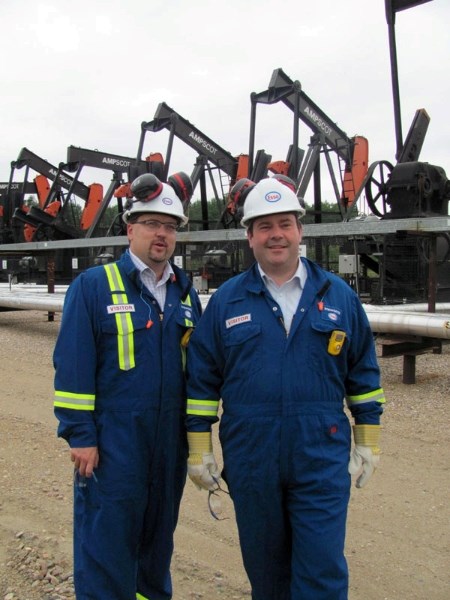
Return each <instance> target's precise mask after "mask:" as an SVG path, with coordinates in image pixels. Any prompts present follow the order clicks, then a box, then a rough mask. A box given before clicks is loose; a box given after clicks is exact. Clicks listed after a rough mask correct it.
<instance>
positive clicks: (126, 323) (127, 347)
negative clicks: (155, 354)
mask: <svg viewBox="0 0 450 600" xmlns="http://www.w3.org/2000/svg"><path fill="white" fill-rule="evenodd" d="M104 268H105V271H106V276H107V278H108V284H109V289H110V291H111V295H112V301H113V303H114V304H128V297H127V295H126V293H125V286H124V284H123V281H122V277H121V275H120V272H119V268H118V267H117V264H116V263H112V264H108V265H104ZM115 318H116V325H117V354H118V360H119V368H120V369H121V370H122V371H129V370H130V369H133V368H134V367H135V360H134V335H133V332H134V328H133V321H132V319H131V315H130V313H129V312H126V313H122V312H117V313H116V314H115Z"/></svg>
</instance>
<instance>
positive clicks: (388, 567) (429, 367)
mask: <svg viewBox="0 0 450 600" xmlns="http://www.w3.org/2000/svg"><path fill="white" fill-rule="evenodd" d="M58 327H59V316H58V315H57V316H56V320H55V322H53V323H50V322H48V321H47V318H46V313H44V312H37V311H23V312H3V313H0V347H1V356H2V358H1V370H0V373H1V393H0V599H1V600H62V599H64V600H66V599H69V598H70V599H73V591H72V582H71V524H72V514H71V511H72V484H71V465H70V462H69V458H68V452H67V447H66V445H65V443H64V442H62V441H61V440H58V439H57V438H56V435H55V428H56V421H55V419H54V416H53V412H52V390H53V388H52V382H53V368H52V363H51V353H52V350H53V345H54V342H55V339H56V335H57V331H58ZM380 364H381V366H382V371H383V383H384V387H385V390H386V394H387V397H388V401H389V403H388V406H387V408H386V413H385V418H384V430H383V439H382V449H383V456H382V459H381V467H380V469H379V471H378V472H377V473H376V475H375V478H374V479H373V480H372V481H371V482H370V484H369V485H368V486H367V488H364V489H363V490H356V489H353V493H352V499H351V504H350V516H349V522H348V534H347V551H346V552H347V557H348V561H349V567H350V575H351V586H350V594H349V600H405V599H407V600H447V599H448V598H450V575H449V573H450V542H449V539H450V536H449V533H450V502H449V500H450V497H449V496H450V494H449V492H450V477H449V475H450V473H449V464H450V460H449V459H450V451H449V448H450V446H449V441H450V440H449V438H450V433H449V426H448V424H449V419H448V411H449V402H450V400H449V390H450V347H444V352H443V354H442V355H427V356H421V357H419V358H418V359H417V383H416V385H412V386H405V385H403V384H402V383H401V378H402V361H401V359H400V358H398V359H389V360H388V359H381V360H380ZM225 514H226V515H228V516H230V517H231V518H230V519H228V520H225V521H221V522H216V521H214V520H213V519H212V518H211V517H210V515H209V512H208V508H207V502H206V494H203V493H201V492H198V491H197V490H196V489H195V488H194V486H193V485H192V484H191V483H190V482H188V483H187V485H186V490H185V495H184V498H183V503H182V508H181V517H180V524H179V527H178V529H177V533H176V551H175V555H174V560H173V577H174V589H175V594H174V600H191V599H203V598H204V599H206V598H208V600H216V599H217V600H220V599H221V598H224V599H225V598H226V599H231V600H248V599H249V598H250V588H249V585H248V582H247V579H246V576H245V573H244V570H243V567H242V562H241V557H240V552H239V544H238V538H237V531H236V526H235V523H234V519H233V509H232V506H231V504H229V505H226V506H225Z"/></svg>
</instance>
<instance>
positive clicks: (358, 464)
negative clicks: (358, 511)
mask: <svg viewBox="0 0 450 600" xmlns="http://www.w3.org/2000/svg"><path fill="white" fill-rule="evenodd" d="M353 437H354V440H355V447H354V448H353V451H352V453H351V455H350V462H349V465H348V472H349V473H350V475H358V474H359V477H358V479H357V480H356V487H357V488H362V487H364V486H365V485H366V483H367V482H368V481H369V479H370V478H371V477H372V475H373V472H374V471H375V469H376V468H377V467H378V464H379V462H380V448H379V447H378V443H379V441H380V426H379V425H354V426H353Z"/></svg>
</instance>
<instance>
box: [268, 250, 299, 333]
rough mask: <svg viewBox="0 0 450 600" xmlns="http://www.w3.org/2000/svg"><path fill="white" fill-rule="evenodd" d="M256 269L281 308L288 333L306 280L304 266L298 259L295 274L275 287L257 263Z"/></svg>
mask: <svg viewBox="0 0 450 600" xmlns="http://www.w3.org/2000/svg"><path fill="white" fill-rule="evenodd" d="M258 269H259V272H260V274H261V277H262V279H263V281H264V285H265V286H266V288H267V289H268V291H269V292H270V295H271V296H272V298H273V299H274V300H275V301H276V302H277V303H278V305H279V306H280V308H281V312H282V313H283V321H284V327H285V329H286V332H287V333H289V330H290V328H291V323H292V319H293V318H294V315H295V311H296V310H297V307H298V304H299V302H300V298H301V297H302V292H303V288H304V287H305V282H306V278H307V273H306V269H305V266H304V265H303V263H302V261H301V259H300V258H299V260H298V267H297V270H296V272H295V273H294V275H293V276H292V277H291V278H290V279H289V281H286V282H285V283H283V284H281V285H277V284H276V283H275V282H274V280H273V279H271V278H270V277H269V276H268V275H266V273H264V271H263V270H262V268H261V266H260V264H259V263H258Z"/></svg>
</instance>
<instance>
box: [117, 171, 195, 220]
mask: <svg viewBox="0 0 450 600" xmlns="http://www.w3.org/2000/svg"><path fill="white" fill-rule="evenodd" d="M131 191H132V192H133V194H134V198H133V199H132V200H131V202H130V203H129V204H128V205H127V207H126V208H125V211H124V213H123V215H122V219H123V220H124V222H125V223H128V222H129V218H130V217H131V216H132V215H135V214H138V213H160V214H163V215H169V216H171V217H175V218H176V219H178V220H179V221H181V223H182V224H183V225H186V223H187V222H188V220H189V219H188V217H187V216H186V215H185V214H184V211H183V204H182V202H181V200H180V198H179V197H178V196H177V194H176V192H175V190H174V189H173V187H172V186H171V185H168V184H167V183H162V182H161V181H160V180H159V179H158V178H157V177H156V176H155V175H153V174H152V173H146V174H144V175H140V176H139V177H137V178H136V179H135V180H134V181H133V183H132V184H131Z"/></svg>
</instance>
